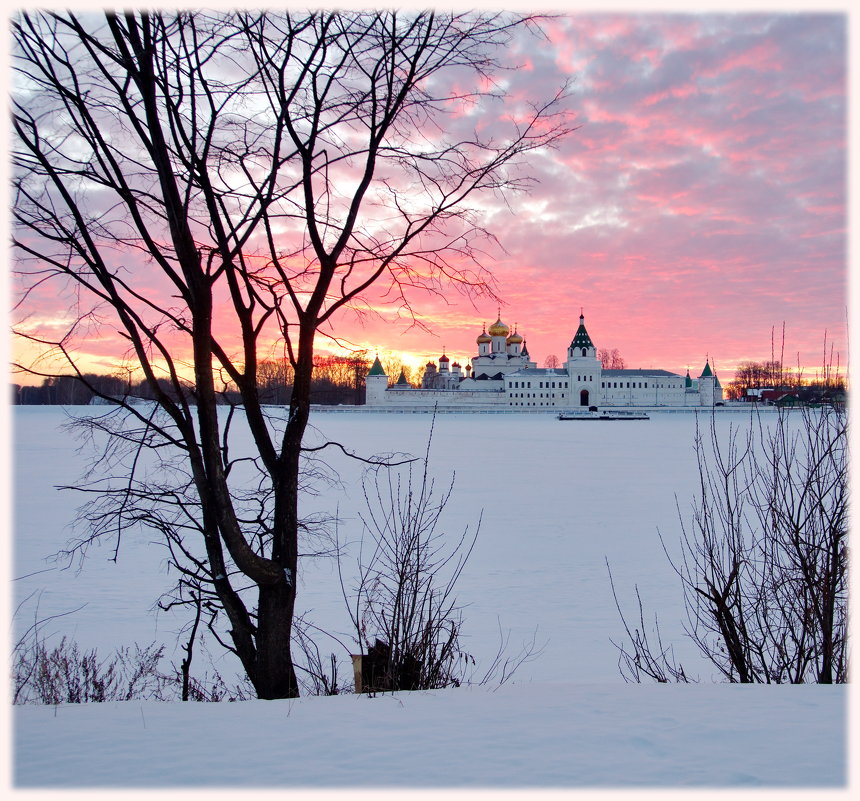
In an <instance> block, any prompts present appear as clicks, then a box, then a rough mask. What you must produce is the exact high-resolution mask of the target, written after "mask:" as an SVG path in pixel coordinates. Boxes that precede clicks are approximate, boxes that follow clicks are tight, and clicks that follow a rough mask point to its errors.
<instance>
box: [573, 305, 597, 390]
mask: <svg viewBox="0 0 860 801" xmlns="http://www.w3.org/2000/svg"><path fill="white" fill-rule="evenodd" d="M566 366H567V374H568V375H569V376H570V401H571V405H572V406H592V405H596V404H597V403H598V402H599V401H600V400H601V398H602V393H601V391H600V374H601V372H602V371H603V365H601V363H600V360H599V359H598V358H597V349H596V348H595V347H594V343H593V342H592V341H591V337H590V336H589V335H588V331H586V330H585V316H584V315H583V314H582V313H580V315H579V328H577V329H576V333H575V334H574V335H573V340H572V341H571V343H570V347H568V349H567V365H566Z"/></svg>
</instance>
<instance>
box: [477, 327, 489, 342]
mask: <svg viewBox="0 0 860 801" xmlns="http://www.w3.org/2000/svg"><path fill="white" fill-rule="evenodd" d="M475 341H476V342H477V343H478V344H479V345H483V344H486V343H487V342H492V341H493V338H492V337H491V336H490V335H489V334H488V333H487V331H486V329H484V330H482V331H481V333H480V334H478V338H477V339H476V340H475Z"/></svg>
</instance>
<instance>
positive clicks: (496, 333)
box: [488, 317, 511, 337]
mask: <svg viewBox="0 0 860 801" xmlns="http://www.w3.org/2000/svg"><path fill="white" fill-rule="evenodd" d="M488 333H489V334H490V336H492V337H506V336H507V335H508V334H510V333H511V327H510V326H509V325H505V324H504V323H503V322H502V318H501V317H499V318H498V319H497V320H496V322H494V323H493V324H492V325H491V326H490V329H489V331H488Z"/></svg>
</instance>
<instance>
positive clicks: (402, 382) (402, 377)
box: [397, 367, 409, 386]
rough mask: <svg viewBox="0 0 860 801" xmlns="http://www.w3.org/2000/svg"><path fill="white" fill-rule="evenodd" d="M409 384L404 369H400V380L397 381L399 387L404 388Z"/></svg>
mask: <svg viewBox="0 0 860 801" xmlns="http://www.w3.org/2000/svg"><path fill="white" fill-rule="evenodd" d="M408 383H409V382H408V381H407V380H406V374H405V373H404V372H403V368H402V367H401V368H400V378H398V379H397V386H403V385H406V384H408Z"/></svg>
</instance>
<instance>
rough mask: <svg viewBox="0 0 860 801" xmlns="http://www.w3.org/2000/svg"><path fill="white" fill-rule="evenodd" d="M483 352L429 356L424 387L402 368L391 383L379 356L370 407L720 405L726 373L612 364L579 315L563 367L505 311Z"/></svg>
mask: <svg viewBox="0 0 860 801" xmlns="http://www.w3.org/2000/svg"><path fill="white" fill-rule="evenodd" d="M477 345H478V354H477V356H473V357H472V358H471V359H470V364H467V365H466V367H465V370H464V369H463V368H462V367H461V365H460V364H458V363H457V362H454V363H453V364H451V362H450V359H449V358H448V357H447V356H446V355H445V354H444V353H443V354H442V356H440V357H439V365H438V367H437V366H436V364H435V363H434V362H428V364H427V366H426V368H425V370H424V376H423V378H422V380H421V387H420V388H415V387H411V386H410V385H409V384H408V383H407V381H406V378H405V377H404V375H403V372H402V371H401V373H400V378H399V379H398V380H397V382H396V383H390V381H389V376H388V375H386V374H385V371H384V370H383V368H382V364H381V363H380V361H379V357H377V358H376V359H375V360H374V362H373V366H372V367H371V369H370V372H369V373H368V375H367V378H366V379H365V381H366V387H367V395H366V401H365V402H366V404H367V405H368V406H391V407H398V406H399V407H404V406H408V405H421V406H426V405H434V404H438V405H439V406H440V407H445V406H496V407H508V408H521V407H523V408H524V409H525V407H529V408H534V407H560V408H563V409H570V408H574V407H580V406H584V407H586V408H587V407H589V406H597V407H625V406H714V405H715V404H717V403H721V402H722V399H723V390H722V387H721V386H720V382H719V379H718V378H717V376H716V374H715V373H714V372H713V371H712V370H711V366H710V363H709V361H708V360H707V359H706V360H705V367H704V369H703V370H702V374H701V375H700V376H699V377H698V378H697V379H694V378H691V377H690V371H689V370H687V375H686V376H682V375H677V374H676V373H671V372H669V371H668V370H605V369H604V368H603V365H602V364H601V362H600V360H599V359H598V358H597V349H596V348H595V347H594V343H593V342H592V341H591V337H590V336H589V335H588V331H586V329H585V317H584V316H583V315H580V317H579V328H577V329H576V333H575V334H574V336H573V340H572V341H571V343H570V347H568V349H567V362H566V363H565V365H564V367H558V368H540V367H538V366H537V363H536V362H533V361H532V360H531V358H530V357H529V352H528V348H527V347H526V343H525V340H524V339H523V338H522V336H520V335H519V334H518V333H517V331H516V330H514V332H513V333H511V329H510V327H509V326H507V325H506V324H505V323H503V322H502V320H501V316H499V319H497V320H496V322H495V323H493V325H491V326H490V327H489V329H485V330H483V331H482V332H481V334H480V335H479V336H478V338H477Z"/></svg>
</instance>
